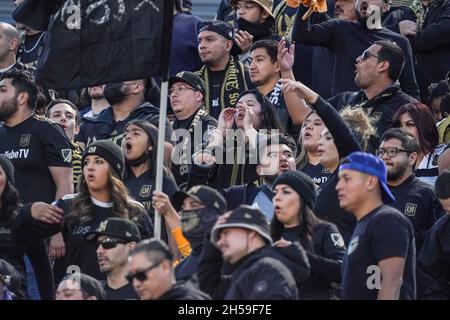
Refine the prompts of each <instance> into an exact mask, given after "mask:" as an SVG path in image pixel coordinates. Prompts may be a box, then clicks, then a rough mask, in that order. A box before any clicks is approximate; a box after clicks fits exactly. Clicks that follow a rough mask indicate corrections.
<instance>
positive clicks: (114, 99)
mask: <svg viewBox="0 0 450 320" xmlns="http://www.w3.org/2000/svg"><path fill="white" fill-rule="evenodd" d="M123 87H124V83H123V81H121V82H115V83H108V84H107V85H106V86H105V89H104V90H103V95H104V96H105V99H106V101H108V103H109V104H110V105H115V104H119V103H121V102H122V101H123V100H125V97H126V96H127V95H126V94H124V93H123V92H122V90H123Z"/></svg>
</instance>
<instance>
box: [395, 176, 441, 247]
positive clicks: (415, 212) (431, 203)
mask: <svg viewBox="0 0 450 320" xmlns="http://www.w3.org/2000/svg"><path fill="white" fill-rule="evenodd" d="M389 188H390V189H391V191H392V194H393V195H394V197H395V202H394V203H392V204H391V206H392V207H394V208H396V209H398V210H399V211H400V212H402V213H403V214H405V215H406V216H407V217H408V218H409V220H410V221H411V223H412V225H413V227H414V238H415V239H416V250H417V252H419V250H420V248H421V246H422V243H423V240H424V239H425V237H426V235H427V233H428V230H429V229H430V228H431V227H432V226H433V224H434V222H435V221H436V220H437V219H439V218H440V217H441V216H442V215H444V214H445V211H444V209H443V208H442V206H441V204H440V202H439V200H438V198H437V197H436V195H435V194H434V192H433V188H432V187H431V186H430V185H429V184H428V183H425V182H423V181H421V180H419V179H418V178H417V177H416V176H415V175H414V174H412V175H411V176H410V177H409V178H408V179H406V180H405V181H403V183H402V184H400V185H399V186H396V187H391V186H390V187H389Z"/></svg>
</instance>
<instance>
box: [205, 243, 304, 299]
mask: <svg viewBox="0 0 450 320" xmlns="http://www.w3.org/2000/svg"><path fill="white" fill-rule="evenodd" d="M286 267H287V268H286ZM309 272H310V266H309V262H308V258H307V257H306V253H305V251H304V249H303V248H302V247H301V246H300V245H299V244H297V243H295V244H293V245H290V246H288V247H285V248H277V247H264V248H261V249H258V250H257V251H254V252H253V253H251V254H249V255H248V256H246V257H244V258H242V259H241V260H240V261H239V262H238V263H237V264H235V265H230V264H228V263H226V262H224V261H223V259H222V255H221V252H220V251H219V249H217V248H216V247H215V246H214V245H213V244H212V243H211V241H210V240H209V239H206V240H205V244H204V246H203V251H202V254H201V257H200V262H199V265H198V271H197V276H198V280H199V285H200V289H201V290H203V291H204V292H206V293H208V294H210V295H211V297H212V298H213V299H224V298H225V299H256V300H260V299H297V298H298V290H299V288H301V287H302V286H303V284H304V283H305V280H306V279H307V278H308V276H309Z"/></svg>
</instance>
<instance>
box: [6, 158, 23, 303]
mask: <svg viewBox="0 0 450 320" xmlns="http://www.w3.org/2000/svg"><path fill="white" fill-rule="evenodd" d="M20 209H21V205H20V203H19V192H18V191H17V189H16V188H15V187H14V167H13V165H12V163H11V162H10V161H9V159H8V158H7V157H6V156H5V155H3V154H0V230H1V232H0V260H5V261H6V262H8V263H9V264H11V265H12V266H13V267H14V268H15V269H16V270H17V271H18V272H19V274H20V276H21V288H20V289H19V290H17V291H14V292H13V294H14V295H15V298H17V299H24V298H26V292H27V289H26V287H27V286H26V271H25V261H24V260H23V256H24V255H25V246H24V245H20V244H18V243H17V242H16V241H15V239H14V232H15V230H14V225H15V223H16V220H17V217H18V216H19V212H20ZM0 294H1V292H0Z"/></svg>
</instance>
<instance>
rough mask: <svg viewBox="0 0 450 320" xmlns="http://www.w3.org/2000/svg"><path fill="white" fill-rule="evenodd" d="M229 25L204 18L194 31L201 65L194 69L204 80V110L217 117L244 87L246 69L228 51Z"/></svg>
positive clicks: (246, 80)
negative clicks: (206, 20) (196, 35)
mask: <svg viewBox="0 0 450 320" xmlns="http://www.w3.org/2000/svg"><path fill="white" fill-rule="evenodd" d="M232 47H233V27H232V26H231V25H229V24H228V23H226V22H223V21H212V22H205V23H203V24H202V25H201V26H200V31H199V34H198V52H199V55H200V59H201V60H202V63H203V67H202V68H201V69H200V71H199V72H198V73H199V75H200V77H201V78H202V79H203V80H204V81H205V84H206V93H205V99H204V101H205V110H206V112H207V113H208V114H210V115H211V116H212V117H213V118H215V119H218V118H219V115H220V112H221V111H222V110H223V109H225V108H231V107H234V106H235V104H236V102H237V99H238V96H239V93H241V92H242V91H244V90H247V89H248V86H249V84H250V83H251V82H250V78H249V75H248V70H247V69H246V68H245V67H244V65H243V64H242V63H241V62H240V61H239V60H238V59H237V58H235V57H232V56H231V54H230V51H231V48H232Z"/></svg>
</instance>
